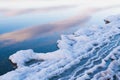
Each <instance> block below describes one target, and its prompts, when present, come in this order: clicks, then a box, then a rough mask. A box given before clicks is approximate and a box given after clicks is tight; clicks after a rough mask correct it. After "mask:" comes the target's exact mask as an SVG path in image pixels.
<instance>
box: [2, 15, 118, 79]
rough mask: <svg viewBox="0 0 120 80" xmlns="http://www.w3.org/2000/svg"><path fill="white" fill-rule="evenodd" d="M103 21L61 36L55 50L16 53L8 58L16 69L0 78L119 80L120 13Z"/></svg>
mask: <svg viewBox="0 0 120 80" xmlns="http://www.w3.org/2000/svg"><path fill="white" fill-rule="evenodd" d="M105 20H107V21H109V23H107V24H105V25H104V26H89V27H82V28H80V30H78V31H76V32H75V33H74V34H71V35H62V36H61V40H58V47H59V49H58V50H57V51H54V52H49V53H46V54H45V53H35V52H34V51H33V50H21V51H18V52H16V53H15V54H13V55H11V56H10V57H9V59H10V60H11V61H12V62H13V63H14V64H16V65H17V69H16V70H14V71H11V72H8V73H6V74H4V75H2V76H0V80H120V16H112V17H111V16H110V17H108V18H106V19H105Z"/></svg>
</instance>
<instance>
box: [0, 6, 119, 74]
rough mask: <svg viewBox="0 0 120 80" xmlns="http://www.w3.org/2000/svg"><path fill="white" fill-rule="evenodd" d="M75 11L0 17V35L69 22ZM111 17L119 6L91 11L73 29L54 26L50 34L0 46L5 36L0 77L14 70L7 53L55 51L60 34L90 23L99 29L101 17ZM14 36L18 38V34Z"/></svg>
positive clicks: (117, 11)
mask: <svg viewBox="0 0 120 80" xmlns="http://www.w3.org/2000/svg"><path fill="white" fill-rule="evenodd" d="M76 12H77V10H75V9H73V10H71V9H70V10H67V12H66V11H63V12H59V11H57V13H56V12H54V11H53V12H48V13H46V14H45V13H43V14H42V13H41V14H37V13H27V14H22V15H15V16H9V17H6V16H4V15H2V14H0V17H1V18H0V34H1V35H5V36H6V35H9V33H11V32H14V31H19V30H22V29H27V28H28V30H29V28H30V27H34V26H35V25H43V24H48V23H56V22H57V23H58V22H59V21H60V20H63V21H64V19H67V18H68V19H69V17H71V16H73V15H75V14H76ZM63 14H64V15H63ZM115 14H120V9H119V7H118V8H111V9H107V10H102V11H98V12H95V13H93V14H92V15H90V16H89V18H87V19H85V20H83V22H82V21H80V24H78V25H75V26H74V25H72V26H71V25H70V26H68V27H66V26H65V27H63V28H62V29H58V28H59V27H60V26H58V28H56V27H57V26H56V27H53V28H52V30H51V32H47V31H46V32H41V33H39V34H37V35H38V36H35V37H34V36H32V37H30V38H29V39H25V40H21V41H18V42H15V43H12V44H4V41H3V40H7V38H6V37H5V39H3V40H2V41H1V40H0V75H2V74H4V73H6V72H8V71H11V70H13V69H14V68H13V66H12V64H11V63H10V61H9V60H8V58H9V56H10V55H11V54H13V53H15V52H16V51H19V50H26V49H33V50H34V51H35V52H41V53H46V52H51V51H55V50H57V49H58V47H57V43H56V42H57V40H58V39H60V35H61V34H72V33H73V32H75V31H76V30H78V29H79V27H83V26H90V25H93V24H94V25H98V26H102V25H104V21H103V19H104V18H105V17H107V16H109V15H115ZM1 15H2V16H1ZM60 15H61V16H60ZM65 21H66V20H65ZM60 25H61V24H60ZM48 27H49V24H48ZM48 27H44V26H41V27H39V28H38V29H42V28H45V29H46V28H47V29H48ZM55 28H56V29H55ZM21 34H22V33H21ZM41 34H42V35H41ZM1 35H0V39H2V38H1ZM13 36H14V35H13ZM17 36H18V37H19V35H17ZM13 39H14V38H13ZM5 42H6V41H5ZM2 44H4V45H2Z"/></svg>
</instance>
